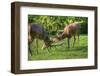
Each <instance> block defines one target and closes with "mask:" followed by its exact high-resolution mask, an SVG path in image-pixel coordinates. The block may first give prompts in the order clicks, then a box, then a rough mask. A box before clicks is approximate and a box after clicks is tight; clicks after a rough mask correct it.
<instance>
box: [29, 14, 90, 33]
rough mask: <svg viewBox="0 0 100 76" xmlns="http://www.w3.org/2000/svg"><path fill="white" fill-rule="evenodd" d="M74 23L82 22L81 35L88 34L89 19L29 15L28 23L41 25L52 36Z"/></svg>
mask: <svg viewBox="0 0 100 76" xmlns="http://www.w3.org/2000/svg"><path fill="white" fill-rule="evenodd" d="M73 22H81V26H82V29H81V33H82V34H87V26H88V25H87V24H88V18H87V17H75V16H43V15H40V16H39V15H28V23H38V24H41V25H42V26H43V27H44V28H45V29H47V30H48V32H49V33H51V34H55V33H56V32H57V30H63V29H64V27H65V26H66V25H68V24H70V23H73Z"/></svg>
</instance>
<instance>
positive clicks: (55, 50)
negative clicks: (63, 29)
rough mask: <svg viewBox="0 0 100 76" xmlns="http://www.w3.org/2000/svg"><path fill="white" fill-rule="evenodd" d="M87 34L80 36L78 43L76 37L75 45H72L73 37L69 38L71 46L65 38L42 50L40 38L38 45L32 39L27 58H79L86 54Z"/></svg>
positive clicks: (85, 56)
mask: <svg viewBox="0 0 100 76" xmlns="http://www.w3.org/2000/svg"><path fill="white" fill-rule="evenodd" d="M87 39H88V38H87V35H81V36H80V43H79V46H78V41H77V39H76V44H75V47H73V46H72V44H73V38H72V39H71V41H70V42H71V47H70V48H68V45H67V38H66V39H64V40H62V41H61V42H63V43H62V44H61V45H60V43H61V42H59V43H58V44H59V45H57V46H53V47H51V48H48V49H44V50H42V49H41V47H42V45H43V41H42V40H38V46H37V45H36V42H35V41H34V42H33V43H32V45H31V49H32V54H33V55H32V56H30V53H29V54H28V60H55V59H80V58H87V56H88V43H87V42H88V40H87ZM37 47H38V48H37Z"/></svg>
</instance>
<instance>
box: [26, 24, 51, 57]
mask: <svg viewBox="0 0 100 76" xmlns="http://www.w3.org/2000/svg"><path fill="white" fill-rule="evenodd" d="M35 38H37V39H40V40H43V41H44V45H43V47H42V49H43V48H48V47H49V46H50V39H49V36H48V32H47V31H46V30H45V29H44V28H43V27H42V26H41V25H39V24H32V23H31V24H29V25H28V50H29V52H30V54H31V55H32V51H31V49H30V45H31V43H32V41H33V40H34V39H35Z"/></svg>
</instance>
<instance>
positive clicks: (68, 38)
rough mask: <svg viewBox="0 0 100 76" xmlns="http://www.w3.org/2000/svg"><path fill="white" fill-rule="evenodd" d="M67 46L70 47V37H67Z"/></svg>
mask: <svg viewBox="0 0 100 76" xmlns="http://www.w3.org/2000/svg"><path fill="white" fill-rule="evenodd" d="M68 48H70V38H68Z"/></svg>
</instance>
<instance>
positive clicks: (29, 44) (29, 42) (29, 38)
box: [28, 35, 32, 56]
mask: <svg viewBox="0 0 100 76" xmlns="http://www.w3.org/2000/svg"><path fill="white" fill-rule="evenodd" d="M31 43H32V37H31V35H29V36H28V51H29V52H30V54H31V56H32V50H31V47H30V46H31Z"/></svg>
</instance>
